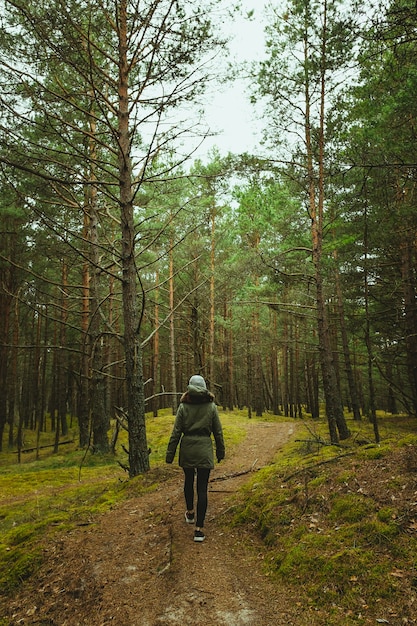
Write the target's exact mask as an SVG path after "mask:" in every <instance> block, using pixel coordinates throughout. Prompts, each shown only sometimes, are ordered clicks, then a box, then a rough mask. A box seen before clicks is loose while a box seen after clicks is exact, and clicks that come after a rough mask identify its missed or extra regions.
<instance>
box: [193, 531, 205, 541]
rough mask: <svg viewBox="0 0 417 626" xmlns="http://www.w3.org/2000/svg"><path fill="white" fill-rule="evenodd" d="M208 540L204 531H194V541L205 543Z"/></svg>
mask: <svg viewBox="0 0 417 626" xmlns="http://www.w3.org/2000/svg"><path fill="white" fill-rule="evenodd" d="M205 538H206V536H205V534H204V533H203V531H202V530H195V531H194V541H200V542H201V541H204V539H205Z"/></svg>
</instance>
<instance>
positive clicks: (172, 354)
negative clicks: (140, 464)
mask: <svg viewBox="0 0 417 626" xmlns="http://www.w3.org/2000/svg"><path fill="white" fill-rule="evenodd" d="M174 288H175V285H174V241H173V238H172V236H171V240H170V246H169V312H170V317H169V347H170V364H171V391H172V396H171V397H172V413H173V415H175V414H176V412H177V408H178V398H177V367H176V360H177V354H176V350H175V314H174V307H175V290H174Z"/></svg>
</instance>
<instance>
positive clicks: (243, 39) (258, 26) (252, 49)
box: [198, 0, 264, 158]
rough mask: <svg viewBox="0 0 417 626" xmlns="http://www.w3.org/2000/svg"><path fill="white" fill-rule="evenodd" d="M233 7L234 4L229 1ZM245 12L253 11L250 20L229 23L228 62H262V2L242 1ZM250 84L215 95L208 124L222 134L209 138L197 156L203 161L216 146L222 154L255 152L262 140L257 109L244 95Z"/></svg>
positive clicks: (233, 85)
mask: <svg viewBox="0 0 417 626" xmlns="http://www.w3.org/2000/svg"><path fill="white" fill-rule="evenodd" d="M230 4H233V2H230ZM242 5H243V7H244V9H245V11H246V12H249V11H251V10H253V11H254V15H253V17H252V19H251V20H247V19H245V18H244V17H238V18H236V19H234V20H233V21H230V24H225V26H224V29H225V31H226V32H228V31H230V34H231V36H232V41H231V42H230V46H229V47H230V57H229V60H234V59H235V60H236V62H237V63H238V62H242V61H250V60H254V59H259V58H261V56H262V52H263V42H264V33H263V29H264V25H263V5H264V2H263V1H262V0H243V1H242ZM246 87H247V83H246V84H245V82H244V81H242V80H239V81H236V82H233V83H231V84H230V86H229V87H228V86H227V85H222V86H221V87H220V88H219V89H218V90H217V92H215V93H213V94H212V99H211V103H210V104H208V105H207V106H206V121H207V123H208V125H209V126H210V129H211V130H212V131H217V132H219V135H217V136H216V137H209V138H207V139H206V140H205V141H204V143H203V145H202V146H201V148H200V149H199V150H198V156H199V157H201V158H204V157H205V156H206V155H207V153H208V152H209V151H210V149H212V148H213V147H214V146H217V147H218V148H219V150H220V152H221V153H222V154H225V153H227V152H234V153H240V152H245V151H248V152H249V151H254V149H255V147H256V144H257V143H258V142H259V139H260V124H259V123H256V119H254V118H255V115H254V109H253V107H252V105H250V103H249V101H248V93H245V89H246Z"/></svg>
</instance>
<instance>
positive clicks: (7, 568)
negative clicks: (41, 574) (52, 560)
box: [0, 543, 42, 593]
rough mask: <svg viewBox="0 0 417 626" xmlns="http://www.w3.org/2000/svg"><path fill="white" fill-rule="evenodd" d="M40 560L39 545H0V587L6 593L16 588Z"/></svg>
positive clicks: (31, 572)
mask: <svg viewBox="0 0 417 626" xmlns="http://www.w3.org/2000/svg"><path fill="white" fill-rule="evenodd" d="M41 561H42V551H41V549H40V547H39V546H38V547H35V546H34V545H33V544H32V543H25V544H24V545H21V546H17V547H14V548H9V547H5V546H4V545H1V546H0V589H2V590H4V592H6V593H8V592H11V591H13V590H14V589H16V588H17V587H18V586H19V585H20V584H21V583H22V582H23V581H24V580H26V579H27V578H29V576H31V575H32V574H34V572H36V570H37V569H38V567H39V565H40V563H41Z"/></svg>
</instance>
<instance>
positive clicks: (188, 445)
mask: <svg viewBox="0 0 417 626" xmlns="http://www.w3.org/2000/svg"><path fill="white" fill-rule="evenodd" d="M212 434H213V436H214V440H215V443H216V458H217V461H218V462H220V461H221V460H222V459H224V455H225V449H224V440H223V431H222V426H221V423H220V419H219V414H218V412H217V407H216V405H215V403H214V395H213V394H212V393H211V392H210V391H208V389H207V387H206V382H205V380H204V378H203V377H202V376H191V378H190V380H189V383H188V388H187V391H186V392H185V393H184V394H183V396H182V397H181V401H180V405H179V407H178V411H177V415H176V418H175V423H174V428H173V429H172V433H171V437H170V440H169V443H168V448H167V452H166V462H167V463H172V461H173V460H174V456H175V452H176V450H177V446H178V443H180V451H179V464H180V466H181V467H182V468H183V470H184V497H185V504H186V507H187V510H186V512H185V521H186V522H187V523H188V524H194V523H195V525H196V526H195V531H194V541H204V539H205V535H204V531H203V528H204V520H205V517H206V512H207V489H208V481H209V477H210V471H211V470H212V469H213V467H214V456H213V442H212V438H211V435H212ZM195 479H197V511H196V512H197V515H195V512H194V482H195Z"/></svg>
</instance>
